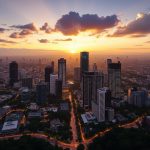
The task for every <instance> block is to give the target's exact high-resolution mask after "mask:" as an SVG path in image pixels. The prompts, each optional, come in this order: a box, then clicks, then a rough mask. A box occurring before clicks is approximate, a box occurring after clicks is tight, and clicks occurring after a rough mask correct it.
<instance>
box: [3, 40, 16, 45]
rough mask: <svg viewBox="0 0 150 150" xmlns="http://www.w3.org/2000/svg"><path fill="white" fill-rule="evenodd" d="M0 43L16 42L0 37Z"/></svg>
mask: <svg viewBox="0 0 150 150" xmlns="http://www.w3.org/2000/svg"><path fill="white" fill-rule="evenodd" d="M0 43H8V44H16V43H17V42H14V41H9V40H5V39H0Z"/></svg>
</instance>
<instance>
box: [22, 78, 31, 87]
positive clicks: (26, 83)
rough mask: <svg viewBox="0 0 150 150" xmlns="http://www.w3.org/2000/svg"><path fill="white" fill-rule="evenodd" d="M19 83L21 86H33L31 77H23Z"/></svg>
mask: <svg viewBox="0 0 150 150" xmlns="http://www.w3.org/2000/svg"><path fill="white" fill-rule="evenodd" d="M21 84H22V87H27V88H29V89H32V87H33V79H32V78H23V79H22V80H21Z"/></svg>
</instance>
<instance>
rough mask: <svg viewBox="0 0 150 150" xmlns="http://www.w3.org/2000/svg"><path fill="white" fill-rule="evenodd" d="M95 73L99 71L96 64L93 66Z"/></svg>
mask: <svg viewBox="0 0 150 150" xmlns="http://www.w3.org/2000/svg"><path fill="white" fill-rule="evenodd" d="M93 71H98V69H97V64H96V63H94V64H93Z"/></svg>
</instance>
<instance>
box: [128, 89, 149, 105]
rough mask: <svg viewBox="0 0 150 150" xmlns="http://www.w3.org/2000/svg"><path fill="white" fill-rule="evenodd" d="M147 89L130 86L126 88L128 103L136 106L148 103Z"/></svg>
mask: <svg viewBox="0 0 150 150" xmlns="http://www.w3.org/2000/svg"><path fill="white" fill-rule="evenodd" d="M147 102H148V91H147V90H146V89H141V90H138V89H137V88H130V89H129V90H128V103H129V104H131V105H134V106H137V107H143V106H147V105H149V104H148V103H147Z"/></svg>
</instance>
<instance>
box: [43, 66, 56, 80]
mask: <svg viewBox="0 0 150 150" xmlns="http://www.w3.org/2000/svg"><path fill="white" fill-rule="evenodd" d="M53 73H54V69H53V66H51V65H49V66H46V67H45V82H48V83H50V74H53Z"/></svg>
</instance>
